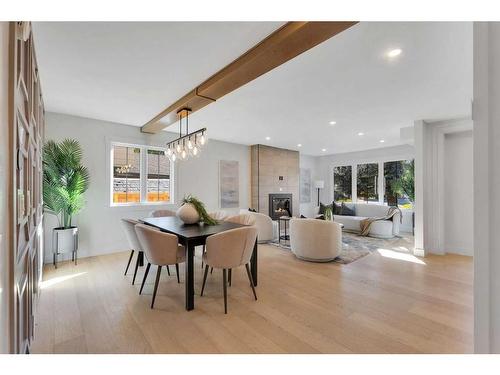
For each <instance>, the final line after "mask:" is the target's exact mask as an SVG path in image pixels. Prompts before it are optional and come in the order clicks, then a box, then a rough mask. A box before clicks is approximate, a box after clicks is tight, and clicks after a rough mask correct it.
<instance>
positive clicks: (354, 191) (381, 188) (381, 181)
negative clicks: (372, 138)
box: [330, 155, 415, 211]
mask: <svg viewBox="0 0 500 375" xmlns="http://www.w3.org/2000/svg"><path fill="white" fill-rule="evenodd" d="M414 159H415V157H414V156H410V155H408V156H396V157H390V158H387V159H362V160H355V161H349V162H336V163H334V164H333V165H332V166H331V168H330V175H331V179H330V181H332V188H331V194H330V195H331V199H332V200H333V197H334V195H335V194H334V192H335V173H334V169H335V167H347V166H350V167H351V173H352V176H351V184H352V186H351V195H352V198H351V199H352V202H353V203H357V202H358V165H359V164H378V182H377V191H378V193H379V194H378V201H377V202H363V203H366V204H382V205H386V203H385V202H384V194H385V178H384V163H388V162H391V161H401V160H414ZM407 210H408V209H407ZM409 211H412V210H409Z"/></svg>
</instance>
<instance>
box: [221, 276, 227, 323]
mask: <svg viewBox="0 0 500 375" xmlns="http://www.w3.org/2000/svg"><path fill="white" fill-rule="evenodd" d="M222 287H223V289H224V314H227V271H226V269H225V268H224V269H223V270H222Z"/></svg>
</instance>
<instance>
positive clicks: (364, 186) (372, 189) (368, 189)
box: [356, 163, 378, 203]
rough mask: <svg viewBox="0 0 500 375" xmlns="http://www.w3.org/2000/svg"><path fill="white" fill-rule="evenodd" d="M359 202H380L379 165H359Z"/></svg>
mask: <svg viewBox="0 0 500 375" xmlns="http://www.w3.org/2000/svg"><path fill="white" fill-rule="evenodd" d="M357 169H358V174H357V178H358V181H357V184H356V186H357V190H358V201H361V202H366V203H368V202H378V163H367V164H358V168H357Z"/></svg>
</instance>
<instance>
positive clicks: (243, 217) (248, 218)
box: [225, 213, 255, 225]
mask: <svg viewBox="0 0 500 375" xmlns="http://www.w3.org/2000/svg"><path fill="white" fill-rule="evenodd" d="M225 221H228V222H230V223H235V224H243V225H255V217H254V216H252V215H251V214H250V213H245V214H239V215H235V216H230V217H228V218H226V219H225Z"/></svg>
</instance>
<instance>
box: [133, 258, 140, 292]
mask: <svg viewBox="0 0 500 375" xmlns="http://www.w3.org/2000/svg"><path fill="white" fill-rule="evenodd" d="M139 254H140V252H139ZM139 258H140V256H139V255H137V260H136V261H135V271H134V278H133V279H132V285H134V283H135V277H136V276H137V269H138V268H139Z"/></svg>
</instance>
